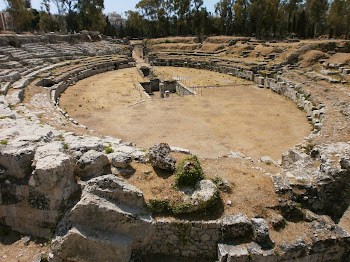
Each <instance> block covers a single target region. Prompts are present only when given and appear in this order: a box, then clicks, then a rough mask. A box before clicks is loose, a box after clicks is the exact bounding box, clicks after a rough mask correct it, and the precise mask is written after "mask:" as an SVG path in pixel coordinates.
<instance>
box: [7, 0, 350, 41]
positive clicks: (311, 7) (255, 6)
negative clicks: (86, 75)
mask: <svg viewBox="0 0 350 262" xmlns="http://www.w3.org/2000/svg"><path fill="white" fill-rule="evenodd" d="M5 2H7V6H8V11H9V12H10V13H11V14H12V17H13V18H14V21H15V25H16V28H17V29H19V30H44V31H57V30H68V31H73V30H75V31H80V30H84V29H85V30H90V31H100V32H103V33H105V34H107V35H111V36H117V37H124V36H130V37H148V38H156V37H165V36H186V35H198V36H200V35H242V36H256V37H286V36H290V37H294V36H296V37H300V38H313V37H318V36H320V35H324V34H328V35H329V36H330V37H347V38H348V37H350V35H349V34H350V0H332V1H328V0H219V1H218V2H217V3H216V4H215V13H211V12H209V11H208V10H207V8H206V7H205V6H204V5H203V1H202V0H141V1H139V2H138V4H137V5H136V8H137V11H128V12H126V13H125V15H126V21H125V23H122V24H119V25H112V24H111V23H110V21H109V18H108V16H105V15H103V13H102V11H103V9H104V1H103V0H43V1H42V8H41V11H37V10H35V9H32V8H31V5H30V0H5ZM50 2H51V3H54V4H55V6H56V7H57V10H58V16H57V17H56V19H54V17H53V15H52V14H51V12H50ZM116 11H118V10H116Z"/></svg>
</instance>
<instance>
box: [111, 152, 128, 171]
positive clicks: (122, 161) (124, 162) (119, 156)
mask: <svg viewBox="0 0 350 262" xmlns="http://www.w3.org/2000/svg"><path fill="white" fill-rule="evenodd" d="M107 157H108V159H109V160H110V162H111V164H112V165H113V166H114V167H117V168H127V167H128V166H129V165H130V163H131V161H132V158H131V156H129V155H128V154H125V153H122V152H116V153H111V154H108V155H107Z"/></svg>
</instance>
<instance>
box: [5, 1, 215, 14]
mask: <svg viewBox="0 0 350 262" xmlns="http://www.w3.org/2000/svg"><path fill="white" fill-rule="evenodd" d="M31 2H32V7H33V8H35V9H38V10H40V3H41V0H31ZM138 2H139V0H105V9H104V11H103V12H104V13H110V12H117V13H120V14H124V12H125V11H128V10H135V5H136V4H137V3H138ZM203 2H204V6H206V7H207V9H208V11H210V12H212V13H213V12H214V5H215V4H216V3H217V2H219V0H203ZM5 8H6V4H5V0H0V10H3V9H5ZM52 12H53V13H55V12H56V9H55V8H54V7H52Z"/></svg>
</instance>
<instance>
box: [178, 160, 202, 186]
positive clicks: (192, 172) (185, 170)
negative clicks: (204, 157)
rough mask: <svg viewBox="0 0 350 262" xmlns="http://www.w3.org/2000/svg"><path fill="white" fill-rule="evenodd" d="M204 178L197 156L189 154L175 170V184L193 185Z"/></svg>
mask: <svg viewBox="0 0 350 262" xmlns="http://www.w3.org/2000/svg"><path fill="white" fill-rule="evenodd" d="M202 179H204V173H203V170H202V167H201V164H200V162H199V160H198V157H197V156H189V157H186V158H185V159H184V160H182V161H181V162H180V164H179V166H178V168H177V170H176V177H175V186H176V187H182V186H190V187H194V186H195V185H196V183H197V182H198V181H200V180H202Z"/></svg>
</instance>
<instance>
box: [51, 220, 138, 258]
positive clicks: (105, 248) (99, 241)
mask: <svg viewBox="0 0 350 262" xmlns="http://www.w3.org/2000/svg"><path fill="white" fill-rule="evenodd" d="M132 242H133V240H132V238H131V237H129V236H126V235H123V234H119V233H114V232H110V231H99V230H93V229H92V228H84V227H73V228H72V229H70V230H69V232H68V233H67V234H66V235H65V236H63V237H61V238H55V239H53V241H52V245H51V252H52V253H53V258H52V260H51V261H52V262H62V261H84V262H96V261H120V262H129V260H130V258H131V250H132Z"/></svg>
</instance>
